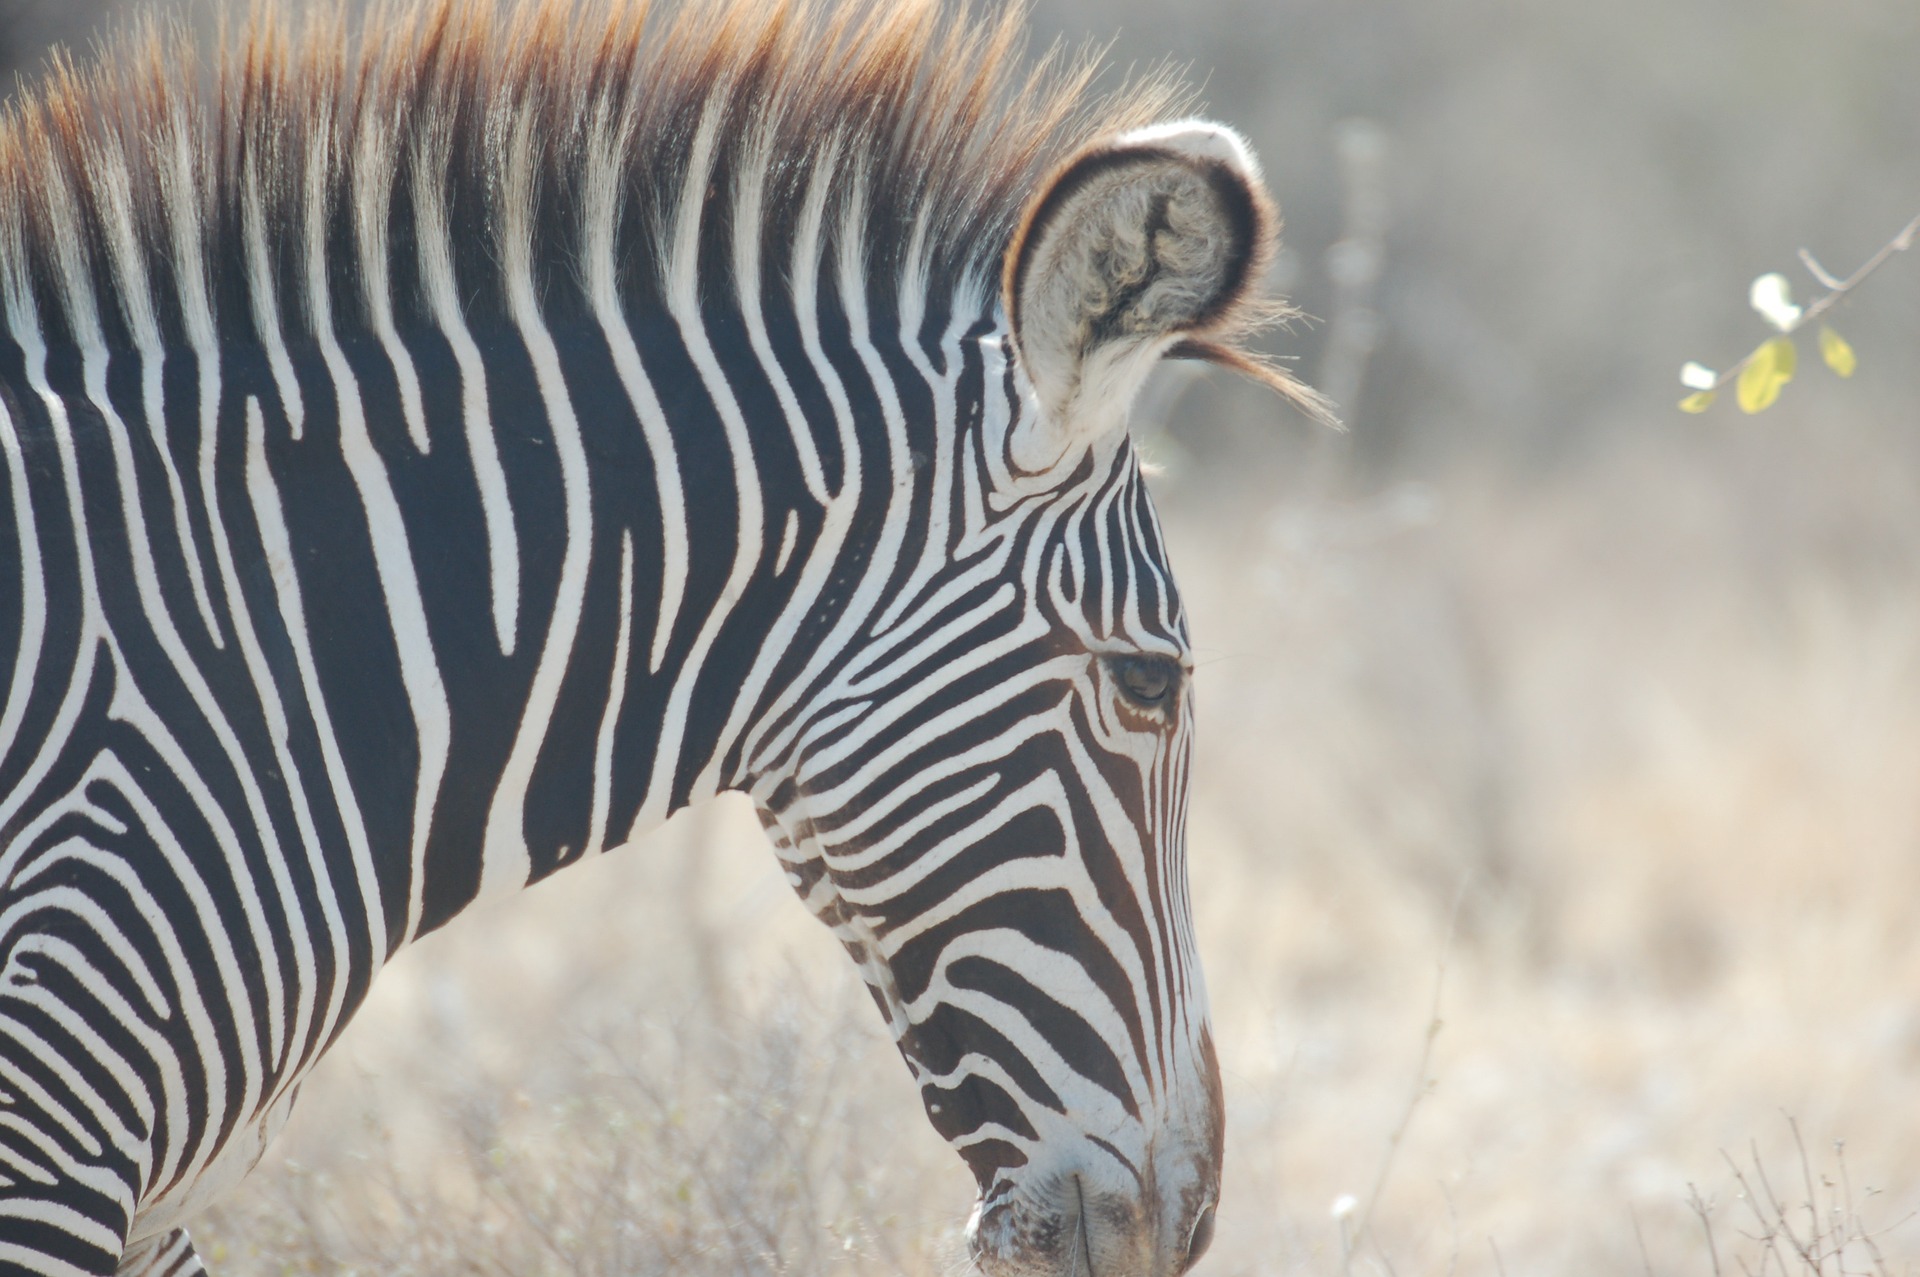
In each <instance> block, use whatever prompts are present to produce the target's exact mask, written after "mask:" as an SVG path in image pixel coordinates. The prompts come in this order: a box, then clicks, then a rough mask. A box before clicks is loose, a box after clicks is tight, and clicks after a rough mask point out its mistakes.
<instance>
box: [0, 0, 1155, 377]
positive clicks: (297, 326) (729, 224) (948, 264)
mask: <svg viewBox="0 0 1920 1277" xmlns="http://www.w3.org/2000/svg"><path fill="white" fill-rule="evenodd" d="M291 7H292V6H291V5H290V4H289V3H288V2H287V0H281V2H280V3H279V4H276V5H261V6H258V7H256V8H255V9H254V10H253V11H252V13H251V14H250V15H249V16H248V17H247V18H246V19H245V20H244V21H240V20H233V21H230V22H227V23H225V24H224V25H223V26H222V29H221V32H220V35H219V36H218V38H217V39H216V40H215V41H214V42H213V46H212V49H211V51H210V52H206V53H203V52H201V51H200V49H199V48H198V47H197V44H196V41H195V40H194V38H193V37H192V36H191V35H190V34H189V33H188V32H187V31H186V30H185V29H184V28H183V27H180V26H171V27H164V28H163V27H162V26H160V25H159V24H157V23H155V22H153V21H151V20H149V21H147V22H146V23H145V24H144V25H143V26H141V27H139V28H137V29H136V30H135V31H134V32H132V33H131V34H129V35H128V36H124V37H122V38H120V39H118V40H116V41H114V42H112V43H111V44H110V45H109V46H108V47H107V49H106V51H105V52H104V53H102V54H100V55H98V56H97V57H96V58H95V59H93V60H92V61H91V62H90V63H89V64H88V65H84V66H83V65H78V64H76V63H75V62H74V61H73V60H71V59H69V58H67V57H65V56H64V55H56V56H55V58H54V60H53V63H52V65H51V67H50V68H49V70H48V72H47V73H46V75H45V77H44V78H43V80H42V81H41V82H40V83H39V84H38V85H36V86H33V87H30V88H28V89H25V90H23V91H22V92H21V93H20V94H19V95H18V96H17V98H16V100H15V101H14V102H13V104H12V105H11V106H9V107H8V108H7V109H6V112H5V114H4V116H0V307H4V308H5V311H6V312H8V313H10V314H11V315H12V316H13V322H15V323H17V322H19V320H20V319H21V317H22V316H21V312H22V311H23V310H30V313H29V314H28V315H26V316H25V318H28V319H34V318H37V320H38V321H39V323H40V324H41V325H42V327H43V328H44V329H45V330H47V332H48V335H49V340H50V341H53V342H58V341H59V340H60V338H61V337H62V336H63V335H64V336H67V337H69V338H71V337H73V336H75V334H76V333H79V332H82V331H84V330H87V329H88V328H89V327H90V326H92V327H93V328H94V330H96V331H99V332H101V333H103V334H104V335H105V337H106V339H107V341H108V342H109V344H112V345H116V346H118V345H120V344H122V343H125V342H127V341H130V340H132V339H133V336H134V335H135V332H136V329H135V327H134V326H135V324H136V323H137V322H138V321H140V320H144V322H145V323H146V326H147V327H146V331H148V332H154V331H158V332H159V333H161V334H162V336H163V338H164V340H165V342H166V344H167V345H168V346H170V347H177V346H178V345H179V343H180V341H181V340H182V329H183V325H191V324H193V323H194V322H196V320H198V322H200V323H201V324H203V325H204V324H205V322H206V320H207V318H208V317H209V315H210V318H211V323H212V326H213V331H214V332H215V333H216V334H217V336H218V339H219V341H220V342H221V344H223V345H229V344H235V343H237V344H242V345H252V344H254V343H255V341H256V336H255V332H256V315H255V308H256V307H264V308H270V309H266V312H265V313H267V314H269V315H271V314H273V313H274V312H275V310H277V313H278V316H279V320H280V323H281V325H282V327H283V328H284V330H285V332H286V333H287V336H288V339H289V340H290V341H295V342H298V341H300V340H301V339H302V338H304V337H307V336H310V335H311V334H312V332H313V331H314V326H315V324H317V323H322V322H324V323H331V324H333V325H335V326H336V328H338V329H342V330H345V329H351V328H354V327H356V326H358V327H362V328H364V326H366V325H368V324H373V323H381V322H384V323H398V324H399V325H400V326H402V327H405V326H406V325H407V324H408V323H410V322H424V321H425V318H426V316H427V314H428V311H427V309H426V302H425V300H424V299H423V296H422V290H423V287H424V284H423V278H422V272H421V270H420V268H419V264H418V260H417V254H416V252H415V251H414V250H415V248H416V247H417V245H418V243H419V242H420V240H419V237H417V235H416V231H417V229H418V228H419V227H420V226H421V225H422V224H423V223H422V222H421V219H422V217H423V216H431V217H435V218H438V219H439V220H440V221H441V222H442V223H443V224H444V225H445V226H446V227H447V230H448V235H447V237H446V238H447V240H448V241H449V242H450V243H451V245H452V256H453V262H452V265H453V268H454V276H455V278H456V280H457V282H458V287H459V293H460V304H461V306H462V307H463V309H464V310H465V311H466V313H467V314H468V315H469V316H475V315H482V316H484V315H486V314H488V313H502V312H503V311H504V309H505V307H506V306H507V305H508V298H507V289H508V288H509V287H511V286H512V279H511V278H510V276H511V275H512V274H513V272H515V271H516V270H517V271H519V273H520V276H521V277H522V278H525V277H527V276H529V275H530V277H531V280H532V284H533V287H534V290H535V295H536V296H537V297H538V298H539V300H540V304H541V306H542V308H543V310H544V311H546V312H548V313H549V314H551V313H553V312H555V311H565V310H567V309H569V308H574V309H578V308H581V307H583V306H584V305H585V304H586V303H587V300H588V298H589V296H590V294H591V290H593V289H595V288H604V287H607V286H609V285H610V286H611V287H612V288H613V289H614V293H615V295H617V296H618V297H619V298H620V299H621V300H622V302H623V303H624V304H627V305H636V304H644V303H645V302H646V301H647V300H648V299H652V300H655V301H658V300H660V299H662V298H664V297H665V296H666V293H667V289H668V288H669V286H670V285H671V284H672V282H673V280H672V279H670V276H671V277H673V279H678V278H680V274H679V272H684V271H685V270H686V268H687V267H688V266H693V267H697V273H696V274H695V275H694V276H693V278H694V279H696V280H697V287H698V294H699V297H700V299H701V302H702V304H706V303H707V302H710V301H711V300H712V299H713V298H714V296H716V293H715V291H714V290H715V288H716V286H717V284H718V282H719V281H731V287H734V288H737V287H738V286H739V285H740V284H741V283H742V282H744V281H741V280H738V279H735V278H734V267H735V262H736V254H735V241H736V238H737V237H736V236H735V234H734V231H735V226H736V223H737V222H738V221H739V220H740V219H741V218H743V217H757V218H758V220H759V222H760V235H759V239H758V243H759V245H760V249H759V257H758V268H759V271H760V275H761V278H760V279H759V280H758V281H756V285H755V286H756V287H757V288H758V289H759V290H760V291H761V292H762V293H763V294H765V293H771V292H775V291H777V292H779V293H781V294H784V295H787V296H791V295H792V294H793V290H794V287H795V276H796V274H797V273H799V272H805V271H812V270H818V271H819V274H818V276H817V277H816V278H815V280H814V282H815V283H817V285H818V286H819V287H820V288H821V290H822V291H823V292H830V291H831V290H832V288H833V287H834V280H835V278H836V271H837V270H838V269H839V263H840V262H841V260H842V255H843V254H846V253H851V254H853V255H855V256H854V257H853V260H854V261H855V262H856V265H857V269H858V272H859V273H858V275H857V276H851V277H849V278H860V279H862V280H864V281H865V288H866V291H867V293H868V297H867V298H866V303H867V304H868V305H869V306H870V307H871V306H880V307H883V308H888V309H890V308H891V303H892V299H893V298H894V297H895V296H896V295H898V294H899V293H900V292H901V291H902V289H903V287H918V288H919V289H920V290H921V292H922V294H923V295H925V296H927V300H928V313H929V314H930V315H931V314H937V313H939V311H940V309H941V307H942V306H943V304H944V303H945V302H946V301H947V300H948V299H950V298H951V297H952V296H953V295H954V294H955V293H956V292H957V291H959V290H973V291H972V293H970V294H969V295H977V296H979V297H981V298H982V299H985V298H988V297H990V296H991V291H990V290H991V289H992V288H993V287H994V281H995V278H996V276H997V273H998V271H999V268H1000V260H999V259H1000V255H1001V253H1002V252H1003V251H1004V247H1005V244H1006V242H1007V239H1008V237H1009V236H1010V234H1011V232H1012V228H1013V225H1014V223H1015V222H1016V220H1017V218H1018V216H1019V214H1020V211H1021V207H1022V205H1023V204H1024V202H1025V200H1026V199H1027V197H1028V195H1029V193H1030V192H1031V191H1032V189H1033V187H1034V186H1035V184H1036V183H1037V182H1038V181H1039V180H1040V179H1042V178H1043V177H1044V176H1045V175H1046V174H1047V173H1048V172H1049V171H1050V170H1051V169H1052V168H1054V167H1055V166H1056V165H1058V164H1059V163H1060V162H1061V161H1062V160H1063V159H1064V158H1065V157H1066V156H1068V155H1070V154H1071V153H1072V152H1074V151H1075V150H1076V149H1077V148H1079V147H1080V146H1082V145H1085V144H1086V143H1088V142H1089V141H1092V140H1094V139H1097V138H1100V137H1104V136H1108V135H1111V134H1114V133H1117V132H1120V131H1123V130H1125V129H1129V128H1133V127H1137V126H1139V125H1141V124H1143V123H1146V122H1148V121H1151V120H1155V119H1160V118H1164V117H1165V116H1166V115H1168V114H1169V113H1170V112H1171V111H1173V110H1175V109H1176V108H1178V107H1180V106H1183V105H1185V103H1184V101H1183V100H1182V99H1183V94H1182V92H1181V91H1180V90H1179V89H1178V88H1177V87H1175V86H1174V85H1173V83H1172V81H1171V80H1170V79H1169V78H1168V77H1166V76H1153V77H1149V78H1148V79H1146V80H1145V81H1141V82H1136V83H1133V84H1131V85H1128V86H1126V87H1125V88H1124V89H1123V90H1122V91H1119V92H1115V93H1112V94H1108V95H1101V94H1097V93H1096V92H1095V91H1094V89H1093V87H1092V85H1093V81H1094V79H1095V77H1096V75H1097V72H1098V63H1097V60H1096V59H1094V58H1092V57H1089V56H1084V55H1083V56H1079V57H1066V56H1063V55H1061V54H1060V52H1059V51H1058V50H1055V51H1054V52H1052V53H1049V54H1048V55H1046V56H1044V57H1041V58H1038V59H1033V60H1029V59H1028V58H1026V57H1025V56H1024V50H1023V39H1022V31H1023V18H1024V14H1023V12H1022V9H1021V7H1020V6H1019V5H1017V4H1016V5H1013V6H1010V7H1009V8H1007V9H1006V10H1005V11H1004V12H1003V13H1002V14H1001V15H1000V16H998V17H996V18H992V19H985V18H981V17H977V16H975V15H973V14H972V13H971V12H969V11H967V10H966V9H964V8H958V7H956V6H953V5H949V4H945V3H942V0H844V2H842V3H833V4H825V3H817V2H816V0H717V2H714V3H706V2H703V0H685V2H684V3H681V4H678V5H676V6H673V11H672V12H668V13H664V14H663V13H652V14H650V13H649V12H648V4H647V0H501V2H500V3H495V2H494V0H420V2H419V3H418V4H409V3H406V2H405V0H398V2H395V3H389V4H385V5H384V6H382V7H379V8H377V9H376V10H375V12H374V13H373V14H372V15H371V16H369V17H367V18H365V19H362V20H359V21H357V22H356V21H354V20H351V19H350V18H349V17H348V16H347V14H346V13H345V11H344V9H343V8H342V7H339V5H338V4H337V3H336V0H328V2H327V3H323V4H322V5H321V6H320V11H319V12H318V13H317V14H310V15H309V16H307V17H304V18H298V19H296V18H295V17H294V16H292V14H291V13H290V8H291ZM696 167H700V168H703V169H704V171H705V176H704V181H703V180H702V179H701V177H700V175H699V174H697V173H696V172H695V169H696ZM433 201H439V205H438V208H437V209H435V208H433V207H431V204H432V202H433ZM690 218H691V220H692V225H691V226H690V225H689V219H690ZM815 226H817V227H818V233H817V235H815V236H812V237H811V238H810V239H809V228H810V227H815ZM742 229H745V228H744V227H743V228H742ZM596 234H597V235H599V237H600V238H599V239H598V240H596V239H595V238H594V237H595V236H596ZM609 237H610V239H609ZM796 238H802V239H809V242H817V243H818V244H820V245H821V246H822V250H823V251H821V252H819V254H818V256H817V259H816V260H815V261H798V260H796V258H795V255H794V252H793V251H792V250H793V246H794V243H795V241H796ZM609 243H611V245H612V251H611V252H608V251H606V250H607V245H608V244H609ZM676 244H677V245H679V247H678V249H677V250H676V247H675V246H676ZM689 252H691V254H692V260H691V261H688V260H687V258H688V256H689ZM250 254H251V256H250ZM607 261H610V262H611V263H613V271H614V274H615V276H616V277H615V278H613V279H612V280H607V279H604V278H602V279H596V278H594V274H595V272H596V271H597V270H599V269H600V268H599V267H598V266H596V264H595V263H596V262H607ZM316 263H318V264H319V266H320V270H319V271H318V272H311V271H310V267H312V266H314V265H315V264H316ZM263 265H264V267H265V268H266V271H265V274H266V278H265V279H264V280H261V279H259V276H260V274H261V267H262V266H263ZM601 273H602V274H604V273H605V272H604V271H602V272H601ZM316 280H322V281H324V282H325V285H326V287H325V288H324V289H320V288H316V287H314V286H313V283H314V281H316ZM322 293H324V294H325V295H324V296H320V295H319V294H322ZM0 318H6V314H0Z"/></svg>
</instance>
